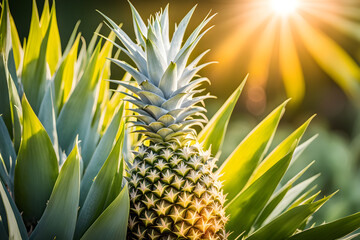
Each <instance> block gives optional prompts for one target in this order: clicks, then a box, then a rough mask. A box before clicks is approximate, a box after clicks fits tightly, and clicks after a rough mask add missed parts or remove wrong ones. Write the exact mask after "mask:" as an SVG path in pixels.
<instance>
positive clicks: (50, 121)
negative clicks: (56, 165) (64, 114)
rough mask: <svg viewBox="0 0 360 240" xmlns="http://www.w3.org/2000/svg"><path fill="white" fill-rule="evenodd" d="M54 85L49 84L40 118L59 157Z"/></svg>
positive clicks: (41, 107)
mask: <svg viewBox="0 0 360 240" xmlns="http://www.w3.org/2000/svg"><path fill="white" fill-rule="evenodd" d="M53 96H54V85H53V82H50V83H49V84H48V87H47V89H46V92H45V96H44V99H43V100H42V103H41V105H40V110H39V120H40V121H41V123H42V124H43V126H44V128H45V130H46V132H47V133H48V135H49V137H50V139H51V142H52V144H53V147H54V150H55V153H56V156H57V158H58V159H59V143H58V136H57V131H56V115H55V108H54V97H53Z"/></svg>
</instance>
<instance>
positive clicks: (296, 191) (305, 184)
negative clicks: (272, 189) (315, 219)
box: [263, 175, 319, 225]
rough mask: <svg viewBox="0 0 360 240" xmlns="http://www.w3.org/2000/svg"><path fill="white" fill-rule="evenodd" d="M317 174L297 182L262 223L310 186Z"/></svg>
mask: <svg viewBox="0 0 360 240" xmlns="http://www.w3.org/2000/svg"><path fill="white" fill-rule="evenodd" d="M318 177H319V175H315V176H313V177H311V178H309V179H306V180H305V181H302V182H301V183H299V184H297V185H296V186H294V187H292V188H291V189H290V190H289V191H288V192H287V193H286V195H285V197H284V198H283V199H282V201H281V202H280V203H279V204H278V205H277V206H276V207H275V209H274V210H273V211H272V213H271V214H270V215H269V216H268V218H267V219H266V220H265V222H264V223H263V224H264V225H265V224H267V223H268V222H270V221H271V220H273V219H274V218H276V217H277V216H278V215H280V214H281V213H282V212H283V211H284V210H285V209H287V208H288V207H289V206H290V204H291V203H293V202H294V201H295V200H297V198H298V197H299V196H300V194H301V193H302V192H303V191H304V190H305V189H306V188H307V187H309V186H310V184H311V183H313V182H314V181H315V179H316V178H318Z"/></svg>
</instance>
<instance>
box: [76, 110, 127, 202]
mask: <svg viewBox="0 0 360 240" xmlns="http://www.w3.org/2000/svg"><path fill="white" fill-rule="evenodd" d="M123 112H124V107H123V106H122V107H121V109H120V110H119V111H118V112H117V113H116V115H115V116H114V118H113V120H112V122H111V124H110V126H109V127H108V129H107V130H106V132H105V134H104V136H103V137H102V138H101V140H100V142H99V144H98V146H97V148H96V150H95V152H94V154H93V156H92V158H91V160H90V162H89V164H88V166H87V167H86V168H85V172H84V176H83V178H82V180H81V192H80V206H82V204H83V203H84V201H85V199H86V195H87V194H88V191H89V190H90V187H91V184H92V183H93V179H94V178H95V177H96V175H97V174H98V172H99V170H100V169H101V167H102V166H103V164H104V162H105V161H106V159H107V158H108V156H109V154H110V152H111V149H112V148H113V145H114V144H115V142H116V137H117V134H118V132H119V131H123V127H122V126H121V125H123V124H124V123H123V122H122V123H121V124H120V122H121V118H122V116H123ZM122 137H123V135H122Z"/></svg>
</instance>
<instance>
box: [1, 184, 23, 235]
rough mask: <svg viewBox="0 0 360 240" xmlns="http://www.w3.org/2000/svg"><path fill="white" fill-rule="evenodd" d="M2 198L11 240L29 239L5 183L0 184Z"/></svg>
mask: <svg viewBox="0 0 360 240" xmlns="http://www.w3.org/2000/svg"><path fill="white" fill-rule="evenodd" d="M0 196H1V199H2V203H3V205H4V207H5V211H6V218H7V219H6V220H7V225H8V233H9V239H27V232H26V228H25V225H24V223H23V221H22V218H21V215H20V213H19V211H18V210H17V208H16V206H15V203H14V202H13V200H12V199H11V197H10V195H9V193H8V192H7V191H6V189H5V187H4V185H3V183H0Z"/></svg>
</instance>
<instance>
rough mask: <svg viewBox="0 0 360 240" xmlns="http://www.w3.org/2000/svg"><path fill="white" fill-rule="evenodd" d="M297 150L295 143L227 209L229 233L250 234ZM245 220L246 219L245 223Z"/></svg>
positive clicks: (232, 201) (229, 204) (233, 200)
mask: <svg viewBox="0 0 360 240" xmlns="http://www.w3.org/2000/svg"><path fill="white" fill-rule="evenodd" d="M294 149H295V142H294V144H293V147H292V149H290V152H289V153H288V154H286V155H285V156H284V157H282V159H280V160H278V161H277V163H276V164H275V165H273V166H272V167H271V168H270V169H269V170H268V171H266V172H265V173H263V174H262V175H261V176H260V177H259V178H258V179H257V180H256V181H255V182H253V183H252V184H251V185H249V186H248V187H246V188H245V189H243V191H242V192H241V193H239V194H238V195H237V196H236V197H235V198H234V199H232V200H231V201H230V203H228V205H227V206H226V207H225V210H226V214H230V216H231V218H230V221H229V222H228V223H227V224H226V229H227V230H228V231H231V232H234V234H235V235H239V234H241V233H242V232H245V234H246V233H248V232H249V231H250V229H251V226H252V225H253V224H254V222H255V220H256V217H257V216H258V215H259V214H260V212H261V210H262V209H263V208H264V207H265V205H266V203H267V202H268V201H269V199H270V197H271V195H272V194H273V192H274V191H275V189H276V187H277V185H278V184H279V182H280V180H281V178H282V177H283V175H284V174H285V172H286V170H287V168H288V166H289V164H290V161H291V157H292V154H293V151H294ZM243 219H246V221H244V220H243Z"/></svg>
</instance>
